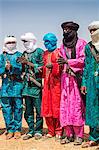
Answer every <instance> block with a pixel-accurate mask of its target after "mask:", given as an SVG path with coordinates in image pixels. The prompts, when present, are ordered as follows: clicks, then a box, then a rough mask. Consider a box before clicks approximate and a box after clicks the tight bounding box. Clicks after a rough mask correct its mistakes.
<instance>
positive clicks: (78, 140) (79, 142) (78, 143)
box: [74, 137, 83, 145]
mask: <svg viewBox="0 0 99 150" xmlns="http://www.w3.org/2000/svg"><path fill="white" fill-rule="evenodd" d="M82 142H83V139H82V138H80V137H76V139H75V142H74V145H81V144H82Z"/></svg>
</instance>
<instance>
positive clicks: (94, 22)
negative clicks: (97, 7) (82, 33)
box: [88, 21, 99, 30]
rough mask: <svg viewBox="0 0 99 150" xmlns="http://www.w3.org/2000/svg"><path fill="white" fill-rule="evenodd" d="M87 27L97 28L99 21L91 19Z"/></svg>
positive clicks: (90, 28)
mask: <svg viewBox="0 0 99 150" xmlns="http://www.w3.org/2000/svg"><path fill="white" fill-rule="evenodd" d="M88 29H89V30H92V29H99V21H93V22H92V23H91V24H89V26H88Z"/></svg>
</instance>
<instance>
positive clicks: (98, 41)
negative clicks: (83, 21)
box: [88, 21, 99, 52]
mask: <svg viewBox="0 0 99 150" xmlns="http://www.w3.org/2000/svg"><path fill="white" fill-rule="evenodd" d="M88 29H89V31H91V30H93V29H96V30H95V31H94V32H93V33H92V34H91V38H92V44H93V45H94V46H95V48H96V49H97V51H98V52H99V21H93V22H92V23H91V24H90V25H89V26H88Z"/></svg>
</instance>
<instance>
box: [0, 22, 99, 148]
mask: <svg viewBox="0 0 99 150" xmlns="http://www.w3.org/2000/svg"><path fill="white" fill-rule="evenodd" d="M61 27H62V29H63V42H62V45H61V47H60V48H57V37H56V36H55V35H54V34H53V33H47V34H46V35H44V37H43V41H44V45H45V47H46V51H43V50H42V49H41V48H38V47H37V39H36V37H35V36H34V35H33V33H25V34H24V35H22V36H21V41H22V42H23V45H24V47H25V51H24V52H23V54H22V53H21V52H18V51H17V49H16V44H17V41H16V38H15V37H13V36H7V37H6V38H5V40H4V48H3V52H2V54H1V55H0V76H1V77H2V88H1V105H2V112H3V116H4V120H5V124H6V129H7V133H8V134H7V135H6V138H7V139H11V138H12V137H14V138H15V139H18V138H20V137H21V127H22V107H23V98H24V99H25V105H26V110H25V114H24V118H25V120H26V122H27V124H28V127H29V131H28V133H27V134H26V135H25V136H24V137H23V140H28V139H29V138H32V137H33V136H34V137H35V139H40V138H41V137H42V129H43V117H44V118H45V121H46V124H47V127H48V134H46V136H45V137H46V138H51V137H54V136H55V139H56V140H59V139H61V140H60V142H61V144H66V143H70V142H74V145H81V144H82V142H83V136H84V124H85V119H86V124H87V125H89V127H90V133H89V141H88V142H87V143H84V144H83V145H82V147H89V146H93V145H97V144H98V142H99V21H95V22H92V23H91V24H90V25H89V27H88V29H89V31H90V34H91V39H92V41H91V42H89V43H88V44H87V43H86V41H85V40H83V39H80V38H79V37H78V34H77V31H78V29H79V25H78V24H77V23H74V22H72V21H71V22H64V23H62V25H61ZM81 77H82V78H81ZM42 78H43V79H44V85H42ZM81 93H82V94H81ZM84 95H86V98H85V97H84ZM85 103H86V107H85ZM34 108H35V110H36V122H35V119H34ZM85 114H86V115H85ZM63 130H64V132H65V134H66V137H65V138H64V139H62V134H63Z"/></svg>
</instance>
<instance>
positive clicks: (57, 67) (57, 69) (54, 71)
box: [52, 51, 62, 76]
mask: <svg viewBox="0 0 99 150" xmlns="http://www.w3.org/2000/svg"><path fill="white" fill-rule="evenodd" d="M59 55H60V51H58V52H57V53H56V56H55V57H56V58H55V62H52V65H53V68H52V74H53V76H58V75H60V73H61V70H62V66H60V65H59V64H58V63H57V59H58V57H59Z"/></svg>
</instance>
